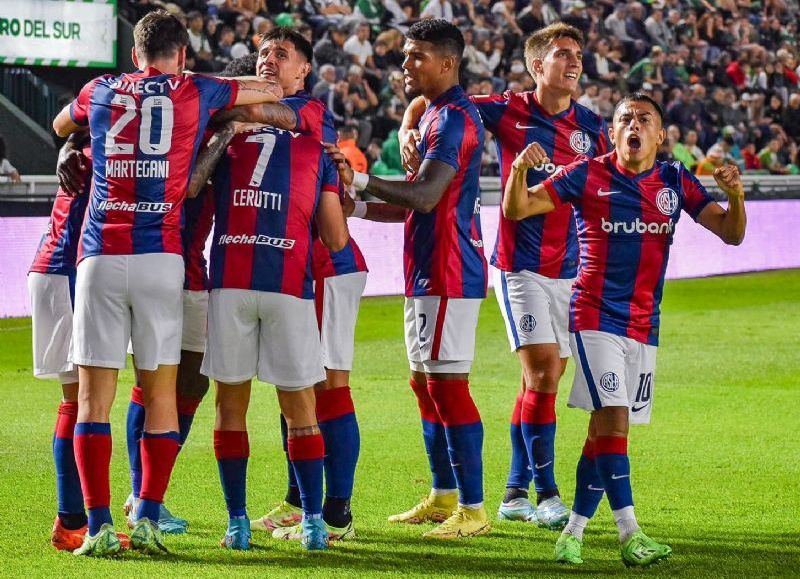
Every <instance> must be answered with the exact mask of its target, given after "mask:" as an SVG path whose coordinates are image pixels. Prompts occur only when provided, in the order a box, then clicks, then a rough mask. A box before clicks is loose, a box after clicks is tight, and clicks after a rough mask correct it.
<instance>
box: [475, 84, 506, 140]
mask: <svg viewBox="0 0 800 579" xmlns="http://www.w3.org/2000/svg"><path fill="white" fill-rule="evenodd" d="M469 100H471V101H472V104H474V105H475V107H476V108H477V109H478V113H479V114H480V115H481V119H482V120H483V125H484V126H485V127H486V128H487V129H489V130H490V131H491V132H493V133H494V132H495V131H496V130H497V126H498V125H499V124H500V118H501V117H502V116H503V113H504V112H505V111H506V109H507V108H508V92H506V93H504V94H502V95H497V94H492V95H479V96H471V97H469Z"/></svg>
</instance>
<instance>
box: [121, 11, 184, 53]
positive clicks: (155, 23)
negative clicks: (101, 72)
mask: <svg viewBox="0 0 800 579" xmlns="http://www.w3.org/2000/svg"><path fill="white" fill-rule="evenodd" d="M133 43H134V46H135V47H136V52H138V53H139V55H140V56H143V57H145V58H146V59H147V60H156V59H158V58H169V57H171V56H174V55H175V53H176V52H177V51H178V50H180V49H181V48H183V47H184V46H189V33H188V32H187V30H186V27H185V26H184V25H183V24H181V21H180V20H178V19H177V18H175V16H173V15H172V14H170V13H169V12H167V11H166V10H154V11H153V12H149V13H148V14H146V15H145V16H144V17H143V18H142V19H141V20H139V22H137V23H136V26H134V27H133Z"/></svg>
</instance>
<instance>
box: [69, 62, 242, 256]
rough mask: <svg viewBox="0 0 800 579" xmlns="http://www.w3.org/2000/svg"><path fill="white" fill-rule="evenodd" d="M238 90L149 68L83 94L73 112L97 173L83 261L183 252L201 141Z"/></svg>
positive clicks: (95, 84) (104, 80) (106, 80)
mask: <svg viewBox="0 0 800 579" xmlns="http://www.w3.org/2000/svg"><path fill="white" fill-rule="evenodd" d="M236 86H237V85H236V84H235V81H230V80H222V79H214V78H210V77H203V76H200V75H171V74H162V73H161V72H160V71H158V70H156V69H154V68H147V69H145V70H144V71H137V72H135V73H132V74H123V75H121V76H118V77H115V76H110V75H107V76H103V77H100V78H98V79H95V80H93V81H91V82H90V83H89V84H87V85H86V86H85V87H84V88H83V89H82V90H81V92H80V94H79V95H78V98H77V99H75V101H74V102H73V104H72V107H71V110H70V111H71V115H72V119H73V121H75V122H76V123H77V124H79V125H86V124H88V125H89V129H90V131H91V136H92V155H93V172H94V185H93V187H92V195H91V201H90V204H89V211H88V214H87V218H86V224H85V227H84V233H83V238H82V243H81V248H80V249H81V254H80V257H81V258H84V257H89V256H92V255H133V254H143V253H177V254H180V253H181V252H182V248H181V238H180V229H181V206H182V203H183V199H184V197H185V195H186V186H187V184H188V181H189V177H190V174H191V171H192V168H193V166H194V161H195V158H196V156H197V150H198V148H199V145H200V140H201V138H202V135H203V131H204V130H205V127H206V125H207V124H208V121H209V118H210V117H211V115H212V114H214V112H216V111H217V110H219V109H221V108H225V107H228V106H231V105H233V103H234V102H235V100H236Z"/></svg>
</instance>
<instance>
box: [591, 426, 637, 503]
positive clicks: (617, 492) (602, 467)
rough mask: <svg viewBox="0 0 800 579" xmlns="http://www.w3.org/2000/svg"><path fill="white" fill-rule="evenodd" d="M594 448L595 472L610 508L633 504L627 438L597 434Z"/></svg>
mask: <svg viewBox="0 0 800 579" xmlns="http://www.w3.org/2000/svg"><path fill="white" fill-rule="evenodd" d="M594 448H595V454H596V458H595V464H596V465H597V472H598V474H599V476H600V479H601V480H602V481H603V486H604V487H605V490H606V495H607V496H608V504H609V505H611V510H612V511H617V510H619V509H624V508H625V507H631V506H633V491H632V490H631V463H630V460H628V439H627V438H626V437H624V436H598V437H597V439H596V440H595V445H594Z"/></svg>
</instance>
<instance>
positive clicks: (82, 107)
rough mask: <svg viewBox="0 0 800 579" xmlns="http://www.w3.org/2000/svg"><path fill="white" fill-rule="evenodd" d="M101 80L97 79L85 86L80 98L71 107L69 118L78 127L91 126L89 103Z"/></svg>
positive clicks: (79, 94)
mask: <svg viewBox="0 0 800 579" xmlns="http://www.w3.org/2000/svg"><path fill="white" fill-rule="evenodd" d="M99 80H100V79H99V78H95V79H94V80H90V81H89V82H87V83H86V84H85V85H83V88H82V89H81V91H80V92H79V93H78V96H77V97H75V100H74V101H72V104H70V105H69V116H70V118H71V119H72V122H73V123H75V124H76V125H80V126H81V127H85V126H86V125H88V124H89V101H90V99H91V96H92V93H93V92H94V87H95V86H96V85H97V83H98V81H99Z"/></svg>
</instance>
